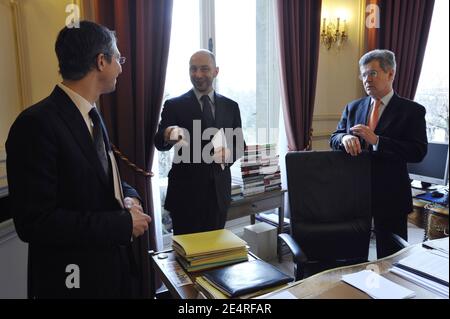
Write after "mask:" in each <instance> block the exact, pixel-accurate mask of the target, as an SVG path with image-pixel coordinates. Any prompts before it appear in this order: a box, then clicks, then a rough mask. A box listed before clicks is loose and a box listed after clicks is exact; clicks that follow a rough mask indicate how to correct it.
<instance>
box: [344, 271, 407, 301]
mask: <svg viewBox="0 0 450 319" xmlns="http://www.w3.org/2000/svg"><path fill="white" fill-rule="evenodd" d="M342 280H343V281H345V282H346V283H348V284H350V285H352V286H353V287H355V288H358V289H359V290H361V291H363V292H365V293H366V294H368V295H369V296H370V297H372V298H374V299H406V298H413V297H415V295H416V294H415V292H414V291H412V290H409V289H406V288H405V287H402V286H400V285H398V284H396V283H394V282H392V281H390V280H388V279H386V278H384V277H382V276H380V275H379V274H377V273H375V272H373V271H370V270H362V271H360V272H357V273H354V274H350V275H344V276H342Z"/></svg>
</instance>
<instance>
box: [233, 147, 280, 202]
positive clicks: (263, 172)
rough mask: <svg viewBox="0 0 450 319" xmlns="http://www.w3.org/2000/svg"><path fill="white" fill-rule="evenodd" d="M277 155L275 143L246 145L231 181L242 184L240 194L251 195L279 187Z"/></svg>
mask: <svg viewBox="0 0 450 319" xmlns="http://www.w3.org/2000/svg"><path fill="white" fill-rule="evenodd" d="M278 164H279V156H278V155H277V152H276V146H275V144H262V145H247V147H246V148H245V152H244V156H243V157H242V158H241V160H240V162H239V164H238V165H236V167H238V168H240V172H239V169H234V170H233V174H232V180H233V183H235V184H237V185H241V186H242V194H243V195H244V196H251V195H256V194H260V193H264V192H266V191H272V190H276V189H280V188H281V177H280V166H279V165H278Z"/></svg>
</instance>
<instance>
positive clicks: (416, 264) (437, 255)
mask: <svg viewBox="0 0 450 319" xmlns="http://www.w3.org/2000/svg"><path fill="white" fill-rule="evenodd" d="M391 272H393V273H395V274H397V275H399V276H401V277H403V278H405V279H407V280H410V281H412V282H414V283H416V284H417V285H419V286H421V287H424V288H426V289H428V290H431V291H433V292H435V293H438V294H439V295H441V296H444V297H447V298H448V297H449V262H448V253H445V252H441V251H439V250H436V249H430V250H423V251H420V252H417V253H414V254H412V255H410V256H408V257H406V258H403V259H402V260H400V261H399V262H398V263H395V264H394V267H393V268H392V269H391Z"/></svg>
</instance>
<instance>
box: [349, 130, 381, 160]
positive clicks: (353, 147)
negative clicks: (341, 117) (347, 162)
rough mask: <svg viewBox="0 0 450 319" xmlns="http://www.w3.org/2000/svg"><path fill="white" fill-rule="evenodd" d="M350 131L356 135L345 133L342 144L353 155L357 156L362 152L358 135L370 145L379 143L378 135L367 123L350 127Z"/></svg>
mask: <svg viewBox="0 0 450 319" xmlns="http://www.w3.org/2000/svg"><path fill="white" fill-rule="evenodd" d="M350 131H351V132H352V133H353V134H354V135H345V136H344V137H343V138H342V144H343V145H344V148H345V151H346V152H347V153H349V154H350V155H352V156H357V155H359V154H361V152H362V149H361V143H360V142H359V138H358V137H361V138H362V139H364V140H365V141H366V142H367V143H369V144H370V145H376V144H377V143H378V136H377V135H376V134H375V133H374V132H373V131H372V130H371V129H370V127H368V126H366V125H362V124H358V125H355V126H353V127H352V128H350Z"/></svg>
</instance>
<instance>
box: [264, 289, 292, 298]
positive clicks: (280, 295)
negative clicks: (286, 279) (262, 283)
mask: <svg viewBox="0 0 450 319" xmlns="http://www.w3.org/2000/svg"><path fill="white" fill-rule="evenodd" d="M255 299H298V298H297V297H295V296H294V295H293V294H292V293H290V292H289V291H287V290H282V291H279V292H275V293H268V294H265V295H262V296H259V297H256V298H255Z"/></svg>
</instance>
